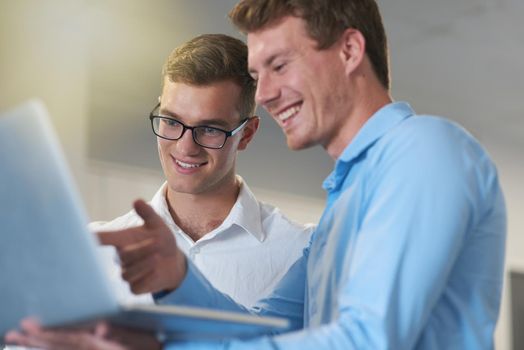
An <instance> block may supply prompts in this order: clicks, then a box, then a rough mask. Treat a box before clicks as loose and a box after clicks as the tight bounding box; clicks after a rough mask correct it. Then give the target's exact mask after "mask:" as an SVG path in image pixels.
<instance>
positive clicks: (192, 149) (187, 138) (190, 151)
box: [174, 129, 201, 155]
mask: <svg viewBox="0 0 524 350" xmlns="http://www.w3.org/2000/svg"><path fill="white" fill-rule="evenodd" d="M174 142H176V147H177V149H178V151H179V152H180V153H181V154H184V155H194V154H197V153H198V152H200V148H201V146H200V145H199V144H197V143H196V142H195V140H193V133H192V131H191V130H189V129H186V130H184V133H183V134H182V137H180V138H179V139H178V140H176V141H174Z"/></svg>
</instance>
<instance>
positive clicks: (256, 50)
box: [247, 16, 316, 70]
mask: <svg viewBox="0 0 524 350" xmlns="http://www.w3.org/2000/svg"><path fill="white" fill-rule="evenodd" d="M315 45H316V42H315V41H314V40H313V39H312V38H311V37H310V36H309V35H308V33H307V30H306V22H305V21H304V20H303V19H301V18H299V17H295V16H285V17H282V18H280V19H278V20H275V21H273V22H271V23H269V24H268V25H266V26H264V27H263V28H261V29H259V30H257V31H254V32H251V33H248V35H247V46H248V54H249V56H248V61H249V69H250V70H257V69H258V68H261V67H262V66H263V65H265V64H267V63H268V62H269V61H270V60H271V59H272V58H275V56H278V55H282V54H285V53H290V52H297V51H303V50H306V49H309V48H314V47H315Z"/></svg>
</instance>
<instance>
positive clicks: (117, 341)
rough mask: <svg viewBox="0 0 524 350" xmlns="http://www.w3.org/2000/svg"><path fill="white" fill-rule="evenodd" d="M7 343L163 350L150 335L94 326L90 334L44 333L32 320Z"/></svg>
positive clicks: (65, 348)
mask: <svg viewBox="0 0 524 350" xmlns="http://www.w3.org/2000/svg"><path fill="white" fill-rule="evenodd" d="M5 340H6V341H7V342H9V343H14V344H18V345H21V346H26V347H35V348H43V349H59V350H78V349H92V350H138V349H151V350H155V349H158V350H160V349H162V345H161V343H160V342H159V341H158V340H157V339H156V337H154V336H153V335H151V334H150V333H146V332H140V331H137V330H136V329H135V330H132V331H130V330H127V329H125V328H120V327H114V326H110V325H109V324H108V323H106V322H99V323H97V324H96V325H95V326H94V327H93V329H92V331H91V332H88V331H87V330H85V329H83V330H78V331H75V330H71V329H67V330H63V331H62V330H57V329H54V330H47V329H43V328H42V327H41V326H40V324H39V323H38V322H37V321H35V320H34V319H30V318H28V319H25V320H23V321H22V322H21V331H11V332H9V333H7V334H6V336H5Z"/></svg>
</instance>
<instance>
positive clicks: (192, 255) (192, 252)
mask: <svg viewBox="0 0 524 350" xmlns="http://www.w3.org/2000/svg"><path fill="white" fill-rule="evenodd" d="M198 253H200V248H198V247H193V248H191V249H189V257H190V258H191V260H193V259H194V258H195V255H197V254H198Z"/></svg>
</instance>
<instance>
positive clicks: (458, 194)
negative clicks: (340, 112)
mask: <svg viewBox="0 0 524 350" xmlns="http://www.w3.org/2000/svg"><path fill="white" fill-rule="evenodd" d="M323 187H324V189H325V190H326V192H327V204H326V208H325V211H324V213H323V215H322V217H321V219H320V222H319V224H318V226H317V229H316V231H315V232H314V233H313V236H312V239H311V243H310V245H309V247H308V248H307V249H305V250H304V254H303V256H302V257H301V258H300V259H299V260H298V261H297V262H296V263H295V264H294V265H293V267H292V268H291V269H290V270H289V272H288V273H287V274H286V276H285V277H284V278H283V279H282V281H281V282H280V283H279V284H278V285H277V287H276V289H275V290H274V291H273V292H272V294H271V295H269V296H268V297H267V298H265V299H262V300H261V301H260V302H259V303H257V305H256V306H254V307H253V308H251V309H250V310H247V309H246V308H244V307H241V306H239V305H237V304H236V303H234V302H233V301H232V300H231V299H230V298H228V297H227V296H224V295H222V294H221V293H219V292H218V291H216V290H215V289H214V288H213V287H212V286H211V284H210V283H209V282H208V281H207V280H206V279H205V277H204V276H203V275H202V274H201V273H200V272H199V270H198V267H197V266H195V265H194V264H193V263H192V262H191V261H189V262H188V272H187V275H186V277H185V279H184V281H183V282H182V284H181V286H180V287H179V288H178V289H177V290H176V291H174V292H172V293H170V294H168V295H165V296H163V297H162V298H159V299H157V300H156V301H157V303H160V304H186V305H187V304H189V305H194V306H203V307H215V308H220V309H225V310H236V311H240V310H245V311H249V312H251V313H256V314H259V315H268V316H280V317H286V318H288V319H289V320H290V321H291V329H292V330H293V331H291V332H287V333H283V334H279V335H267V336H262V337H258V338H254V339H250V340H239V339H231V340H224V341H217V342H213V341H203V342H174V343H172V344H171V345H172V349H300V350H307V349H344V350H346V349H347V350H349V349H394V350H396V349H402V350H405V349H431V350H433V349H435V350H441V349H492V348H493V332H494V328H495V324H496V320H497V318H498V313H499V307H500V299H501V291H502V282H503V267H504V246H505V236H506V212H505V204H504V199H503V195H502V192H501V189H500V186H499V182H498V176H497V171H496V168H495V166H494V164H493V163H492V161H491V160H490V158H489V156H488V154H487V153H486V151H485V150H484V149H483V148H482V147H481V146H480V145H479V143H478V142H477V141H476V140H475V139H474V138H473V137H472V136H471V135H470V134H468V133H467V132H466V131H465V130H464V129H462V128H461V127H460V126H458V125H456V124H455V123H452V122H450V121H446V120H445V119H442V118H439V117H433V116H417V115H415V113H414V111H413V110H412V108H411V107H410V106H409V105H408V104H407V103H404V102H397V103H392V104H389V105H387V106H385V107H383V108H382V109H380V110H379V111H378V112H376V113H375V114H374V115H373V116H372V117H371V118H370V119H369V120H368V121H367V122H366V124H365V125H364V126H363V127H362V128H361V130H360V131H359V132H358V134H357V135H356V136H355V137H354V139H353V140H352V141H351V142H350V143H349V145H347V147H346V148H345V150H344V151H343V153H342V154H341V156H340V157H339V158H338V159H337V161H336V164H335V168H334V170H333V172H332V173H331V174H330V175H329V176H328V178H327V179H326V180H325V181H324V184H323ZM166 348H167V349H171V346H170V344H167V345H166Z"/></svg>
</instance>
